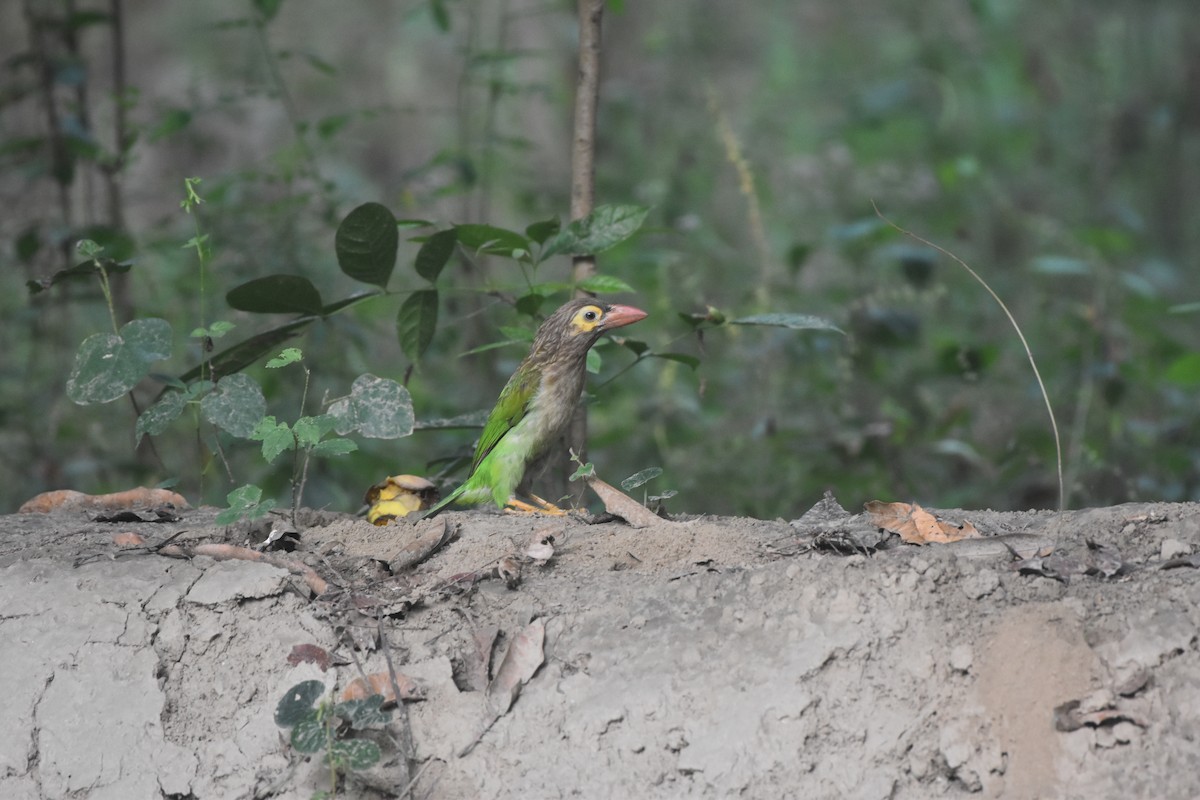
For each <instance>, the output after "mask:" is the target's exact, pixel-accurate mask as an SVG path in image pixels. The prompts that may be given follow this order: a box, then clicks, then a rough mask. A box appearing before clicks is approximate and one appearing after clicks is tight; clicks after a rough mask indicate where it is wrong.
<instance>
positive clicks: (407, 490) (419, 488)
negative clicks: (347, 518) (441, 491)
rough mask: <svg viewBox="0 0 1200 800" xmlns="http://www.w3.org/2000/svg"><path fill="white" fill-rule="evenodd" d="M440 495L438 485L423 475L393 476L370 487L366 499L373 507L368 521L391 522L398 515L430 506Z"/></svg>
mask: <svg viewBox="0 0 1200 800" xmlns="http://www.w3.org/2000/svg"><path fill="white" fill-rule="evenodd" d="M438 497H439V495H438V490H437V487H436V486H434V485H433V484H432V483H430V482H429V481H427V480H425V479H424V478H422V477H420V476H419V475H390V476H388V477H387V478H384V479H383V480H382V481H380V482H379V483H377V484H375V485H374V486H372V487H371V488H370V489H367V493H366V496H365V497H364V498H363V502H365V503H366V504H367V505H369V506H370V508H369V509H367V521H368V522H370V523H371V524H372V525H387V524H388V523H389V522H391V521H392V520H394V519H396V518H397V517H406V516H408V515H409V514H411V513H412V512H414V511H424V510H425V509H427V508H430V507H431V506H433V504H434V503H436V502H437V501H438Z"/></svg>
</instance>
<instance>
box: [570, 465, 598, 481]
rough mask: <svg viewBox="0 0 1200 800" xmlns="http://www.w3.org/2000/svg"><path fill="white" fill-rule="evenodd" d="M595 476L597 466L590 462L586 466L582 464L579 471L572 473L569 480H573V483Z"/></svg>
mask: <svg viewBox="0 0 1200 800" xmlns="http://www.w3.org/2000/svg"><path fill="white" fill-rule="evenodd" d="M595 474H596V465H595V464H593V463H592V462H590V461H589V462H587V463H586V464H580V465H579V469H577V470H575V471H574V472H572V473H571V477H570V479H569V480H572V481H578V480H586V479H587V478H590V477H592V476H593V475H595Z"/></svg>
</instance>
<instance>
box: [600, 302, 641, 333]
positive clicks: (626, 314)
mask: <svg viewBox="0 0 1200 800" xmlns="http://www.w3.org/2000/svg"><path fill="white" fill-rule="evenodd" d="M645 318H646V312H645V311H642V310H641V309H640V308H634V307H633V306H609V307H608V313H607V314H605V315H604V329H605V330H612V329H613V328H621V327H624V326H626V325H632V324H633V323H635V322H637V321H638V320H639V319H645Z"/></svg>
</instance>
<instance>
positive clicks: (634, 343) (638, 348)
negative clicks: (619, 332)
mask: <svg viewBox="0 0 1200 800" xmlns="http://www.w3.org/2000/svg"><path fill="white" fill-rule="evenodd" d="M621 346H622V347H624V348H625V349H626V350H629V351H631V352H632V353H633V354H634V355H635V356H640V355H641V354H642V353H645V352H646V351H647V350H649V349H650V345H648V344H646V343H645V342H641V341H638V340H637V339H622V340H621Z"/></svg>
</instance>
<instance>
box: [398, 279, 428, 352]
mask: <svg viewBox="0 0 1200 800" xmlns="http://www.w3.org/2000/svg"><path fill="white" fill-rule="evenodd" d="M437 317H438V293H437V290H436V289H422V290H421V291H419V292H413V293H412V294H410V295H409V296H408V298H407V299H406V300H405V301H404V302H403V303H402V304H401V305H400V311H399V312H397V314H396V334H397V336H398V337H399V339H400V349H401V350H403V351H404V355H406V356H408V358H409V360H411V361H413V362H414V363H415V362H417V361H420V360H421V356H422V355H424V353H425V350H426V349H428V347H429V343H430V342H432V341H433V333H434V331H435V330H437Z"/></svg>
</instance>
